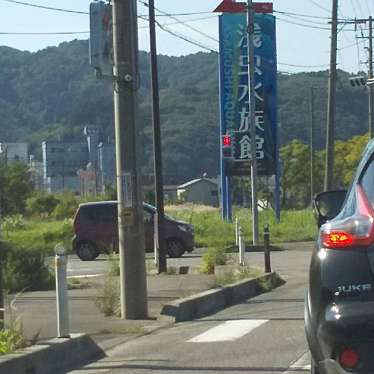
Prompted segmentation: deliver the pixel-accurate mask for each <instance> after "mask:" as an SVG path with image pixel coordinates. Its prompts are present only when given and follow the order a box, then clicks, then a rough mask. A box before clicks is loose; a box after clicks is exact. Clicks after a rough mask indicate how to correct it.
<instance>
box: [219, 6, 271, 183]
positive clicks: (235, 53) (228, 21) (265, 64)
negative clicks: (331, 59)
mask: <svg viewBox="0 0 374 374" xmlns="http://www.w3.org/2000/svg"><path fill="white" fill-rule="evenodd" d="M219 30H220V94H221V134H222V135H223V134H227V133H231V134H233V136H234V138H235V144H236V147H235V152H234V154H235V162H234V163H233V165H231V166H230V167H229V170H228V173H229V174H230V175H242V173H241V169H243V168H245V165H246V164H247V166H248V165H249V162H248V161H250V157H251V149H250V114H249V103H248V100H249V85H248V57H247V56H248V55H247V50H248V34H247V18H246V14H245V13H239V14H231V13H224V14H222V15H221V16H220V27H219ZM254 44H255V45H254V47H255V97H256V145H257V147H256V159H257V164H258V173H259V175H267V176H269V175H275V174H276V142H277V59H276V41H275V17H274V16H273V15H270V14H258V13H256V14H255V36H254ZM248 168H249V166H248Z"/></svg>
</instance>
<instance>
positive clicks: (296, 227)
mask: <svg viewBox="0 0 374 374" xmlns="http://www.w3.org/2000/svg"><path fill="white" fill-rule="evenodd" d="M165 210H166V212H167V213H168V214H170V215H171V216H172V217H175V218H177V219H180V220H183V221H186V222H189V223H191V224H192V225H194V228H195V242H196V245H197V246H198V247H222V248H225V247H229V246H232V245H235V224H234V223H228V222H224V221H223V220H222V218H221V212H220V210H219V209H217V208H211V207H205V208H204V207H202V206H195V205H192V204H186V205H177V206H171V207H170V206H166V207H165ZM233 216H234V217H238V218H239V220H240V223H241V226H242V230H243V233H244V235H245V240H246V242H247V243H249V242H251V241H252V218H251V211H250V210H249V209H244V208H240V209H238V208H237V209H234V214H233ZM265 224H269V226H270V240H271V243H284V242H293V241H308V240H314V239H315V236H316V234H317V226H316V224H315V221H314V217H313V212H312V210H311V209H304V210H288V211H282V217H281V222H280V223H277V222H276V220H275V214H274V211H272V210H264V211H261V212H260V213H259V227H260V235H261V232H262V228H263V227H264V225H265ZM261 239H262V238H261Z"/></svg>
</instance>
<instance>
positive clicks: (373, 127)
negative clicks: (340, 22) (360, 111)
mask: <svg viewBox="0 0 374 374" xmlns="http://www.w3.org/2000/svg"><path fill="white" fill-rule="evenodd" d="M372 78H373V17H371V16H370V17H369V79H372ZM368 90H369V92H368V94H369V135H370V139H372V138H373V137H374V121H373V86H372V85H371V84H370V85H369V87H368Z"/></svg>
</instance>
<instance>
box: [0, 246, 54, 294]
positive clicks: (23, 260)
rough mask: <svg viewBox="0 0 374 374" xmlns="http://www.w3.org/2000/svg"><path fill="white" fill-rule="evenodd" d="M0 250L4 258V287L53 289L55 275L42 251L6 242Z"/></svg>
mask: <svg viewBox="0 0 374 374" xmlns="http://www.w3.org/2000/svg"><path fill="white" fill-rule="evenodd" d="M0 250H1V253H2V256H3V260H4V265H3V279H4V288H5V289H6V290H7V291H8V292H11V293H13V292H20V291H36V290H38V291H42V290H49V289H53V287H54V275H53V274H52V273H51V271H50V269H49V266H48V265H47V264H46V257H45V255H44V254H43V252H42V251H40V250H38V249H25V248H21V247H16V246H14V245H11V244H9V243H4V242H3V243H2V244H1V247H0Z"/></svg>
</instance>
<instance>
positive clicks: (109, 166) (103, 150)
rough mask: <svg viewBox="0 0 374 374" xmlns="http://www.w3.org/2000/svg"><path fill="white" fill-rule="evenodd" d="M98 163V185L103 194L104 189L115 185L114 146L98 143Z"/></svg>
mask: <svg viewBox="0 0 374 374" xmlns="http://www.w3.org/2000/svg"><path fill="white" fill-rule="evenodd" d="M98 162H99V171H100V185H101V190H102V192H103V193H105V192H106V187H108V186H114V185H115V183H116V149H115V146H114V144H110V143H107V144H105V143H99V145H98Z"/></svg>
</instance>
